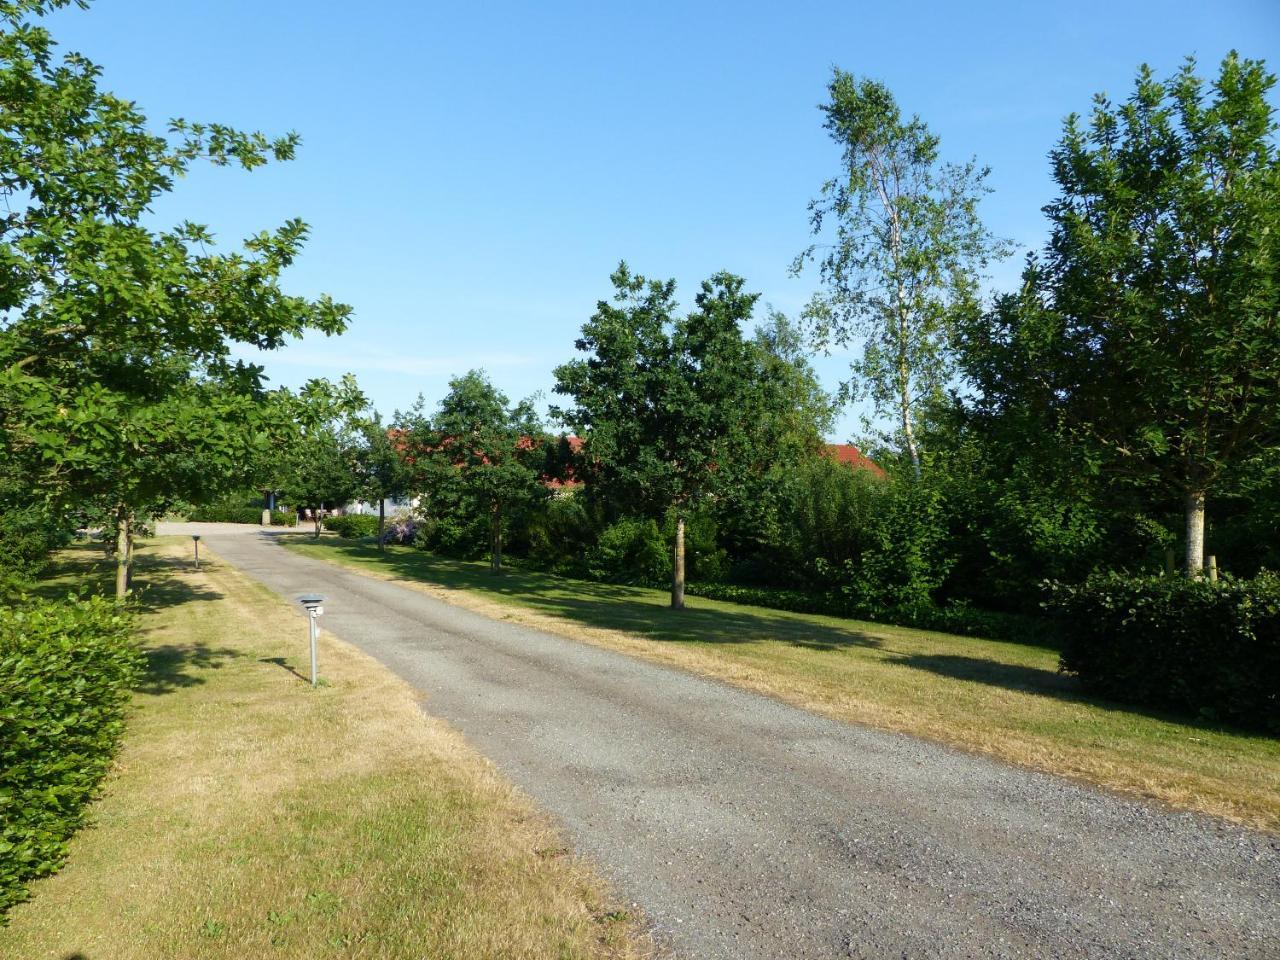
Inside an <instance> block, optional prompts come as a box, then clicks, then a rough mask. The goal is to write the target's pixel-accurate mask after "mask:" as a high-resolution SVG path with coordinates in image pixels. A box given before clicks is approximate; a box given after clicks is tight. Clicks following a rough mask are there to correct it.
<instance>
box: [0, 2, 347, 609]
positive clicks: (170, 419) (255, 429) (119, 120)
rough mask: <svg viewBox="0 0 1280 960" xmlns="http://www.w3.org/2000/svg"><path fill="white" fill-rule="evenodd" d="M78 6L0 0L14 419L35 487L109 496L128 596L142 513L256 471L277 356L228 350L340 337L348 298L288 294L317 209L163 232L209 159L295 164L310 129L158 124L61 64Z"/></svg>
mask: <svg viewBox="0 0 1280 960" xmlns="http://www.w3.org/2000/svg"><path fill="white" fill-rule="evenodd" d="M66 5H67V2H66V0H47V2H45V0H5V2H0V103H3V107H4V118H5V121H4V125H3V131H2V132H0V194H3V195H4V198H5V202H6V213H5V214H4V216H3V217H0V311H2V313H0V423H2V424H3V444H4V449H3V453H4V454H5V455H6V456H7V457H9V458H11V459H13V460H15V461H17V462H20V463H22V464H23V466H24V469H25V471H26V472H27V474H28V476H29V477H30V483H31V487H32V489H34V490H38V491H40V492H41V493H42V494H43V495H44V497H46V498H47V499H48V500H49V501H51V502H57V503H61V504H74V503H80V502H83V501H86V500H99V501H100V500H104V499H105V500H108V501H110V504H111V508H112V511H113V513H114V516H115V522H116V526H117V533H118V538H119V541H120V544H121V546H122V549H121V550H120V551H119V562H120V570H119V572H118V576H117V590H118V591H119V592H124V591H125V590H126V589H127V585H128V572H129V570H128V564H129V560H130V557H131V551H130V550H129V548H128V547H129V544H130V543H131V540H132V528H133V524H134V522H135V520H136V518H137V517H138V515H139V513H140V512H145V511H147V510H148V509H150V506H151V505H153V504H155V503H156V502H157V497H162V496H181V497H182V498H183V499H187V500H195V499H197V498H198V497H200V496H205V495H208V494H209V493H210V492H211V488H212V487H213V486H214V484H215V481H218V480H226V481H227V482H228V483H241V482H243V480H244V477H243V475H242V474H243V466H244V463H245V459H246V457H248V456H249V455H250V452H249V451H250V448H252V447H254V446H255V445H256V444H259V443H261V442H262V435H263V430H264V428H265V426H267V424H266V423H265V422H264V416H263V415H261V414H260V413H259V412H258V411H257V410H256V405H257V404H258V403H260V402H261V401H263V400H264V397H265V395H264V392H263V388H262V382H261V368H258V367H254V366H251V365H246V364H244V363H242V362H239V361H233V360H232V357H231V352H230V344H231V343H233V342H235V343H245V344H251V345H254V346H257V347H262V348H272V347H277V346H280V345H281V344H283V343H284V341H285V339H286V338H287V337H289V336H291V335H298V334H301V333H302V332H303V331H305V330H307V329H312V328H314V329H319V330H322V331H324V332H326V333H334V332H338V331H340V330H341V329H343V327H344V324H345V319H346V317H347V314H348V310H347V308H346V307H344V306H341V305H339V304H336V303H333V302H332V301H330V300H329V299H328V298H324V297H322V298H320V299H318V300H314V301H312V300H306V299H303V298H301V297H296V296H290V295H287V294H285V293H284V292H283V291H282V290H281V289H280V286H279V277H280V273H281V272H282V271H283V270H284V269H285V268H286V267H288V266H289V264H290V263H292V262H293V259H294V257H295V256H296V255H297V253H298V251H299V248H300V247H301V244H302V242H303V240H304V238H305V236H306V232H307V228H306V226H305V224H303V223H302V221H300V220H290V221H288V222H287V223H285V224H284V225H283V226H281V227H280V228H278V229H277V230H275V231H274V232H270V233H259V234H257V235H255V236H252V237H250V238H249V239H248V240H247V241H245V243H244V248H243V250H242V251H240V252H232V253H219V252H216V251H215V250H214V249H213V247H214V239H213V237H212V236H211V234H210V233H209V231H208V230H207V229H206V228H204V227H202V226H200V225H197V224H193V223H181V224H179V225H178V226H176V227H175V228H173V229H171V230H157V229H154V228H153V227H152V226H150V225H149V221H150V217H149V211H150V210H151V209H153V207H154V205H155V203H156V201H157V199H158V198H159V197H161V196H162V195H163V194H165V193H167V192H169V191H170V190H171V189H172V187H173V183H174V180H175V179H176V178H177V177H179V176H181V175H183V174H184V173H185V172H186V171H187V170H188V169H189V168H190V167H191V165H192V164H193V163H195V162H196V161H198V160H201V159H205V160H208V161H210V162H212V163H213V164H215V165H218V166H226V165H232V164H235V165H238V166H241V167H243V168H244V169H252V168H254V167H257V166H260V165H261V164H263V163H266V162H267V161H268V160H270V159H275V160H287V159H289V158H290V157H292V156H293V153H294V151H295V149H296V147H297V145H298V142H299V141H298V137H297V135H296V134H289V135H287V136H284V137H280V138H277V139H274V140H272V139H268V138H266V137H264V136H262V135H261V134H256V133H252V134H251V133H242V132H240V131H237V130H234V129H232V128H230V127H226V126H223V125H220V124H213V125H206V124H199V123H188V122H186V121H184V120H174V121H172V122H171V123H170V125H169V132H168V134H167V135H157V134H154V133H151V132H150V131H149V130H148V128H147V124H146V118H145V117H144V116H143V115H142V113H141V112H140V111H139V110H138V109H137V107H136V106H134V104H132V103H131V102H129V101H127V100H124V99H121V98H119V97H116V96H114V95H112V94H110V93H107V92H105V91H102V90H100V89H99V87H98V80H99V76H100V71H99V68H98V67H97V66H95V65H94V64H92V63H91V62H90V61H88V60H87V59H85V58H84V57H82V56H80V55H79V54H75V53H72V54H67V55H65V56H63V57H60V58H59V57H56V56H55V44H54V42H53V40H52V38H51V36H50V34H49V32H48V30H47V29H45V28H44V27H43V26H41V25H39V23H38V22H37V20H36V18H38V17H39V16H41V15H43V14H45V13H47V12H48V11H49V10H51V9H54V8H57V7H62V6H66Z"/></svg>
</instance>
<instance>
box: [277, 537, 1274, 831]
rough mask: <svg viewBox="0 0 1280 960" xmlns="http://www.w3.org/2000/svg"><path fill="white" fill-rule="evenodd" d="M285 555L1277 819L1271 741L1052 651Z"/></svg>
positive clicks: (965, 741)
mask: <svg viewBox="0 0 1280 960" xmlns="http://www.w3.org/2000/svg"><path fill="white" fill-rule="evenodd" d="M284 539H285V542H286V545H287V546H288V548H289V549H293V550H296V551H298V552H300V553H302V554H304V555H308V556H314V557H319V558H322V559H325V560H329V561H332V562H337V563H342V564H346V565H348V566H352V567H356V568H359V569H362V570H364V571H366V572H368V573H370V574H373V575H376V576H381V577H386V578H392V579H402V580H406V581H410V582H417V583H421V584H429V585H433V586H435V587H437V588H443V590H444V591H445V592H446V595H448V594H449V593H452V595H453V598H454V599H455V600H457V601H458V602H461V603H468V602H469V601H468V599H467V598H468V597H479V598H483V599H484V600H486V601H491V602H496V603H499V604H502V605H504V606H505V607H506V608H508V609H510V610H511V611H512V612H513V613H515V612H521V613H522V614H525V615H528V616H529V617H532V618H534V619H535V620H536V621H537V622H536V623H535V625H538V626H543V627H544V628H548V629H554V630H557V632H561V633H564V634H566V635H568V636H572V637H576V638H578V639H582V640H586V641H588V642H592V643H597V644H600V645H604V646H610V647H613V648H615V649H621V650H624V651H625V652H628V653H631V654H633V655H638V656H642V657H646V658H648V659H652V660H655V661H658V662H663V663H669V664H674V665H677V666H681V667H684V668H686V669H690V670H694V671H696V672H699V673H703V674H705V675H709V676H714V677H718V678H720V679H724V680H728V681H729V682H732V683H737V684H739V685H742V686H745V687H748V688H750V689H754V690H759V691H761V692H764V693H768V694H771V695H774V696H777V697H779V698H781V699H784V700H787V701H789V702H792V703H796V704H798V705H800V706H803V707H806V708H808V709H812V710H815V711H817V712H820V713H823V714H826V715H828V716H831V717H834V718H837V719H841V720H846V721H851V722H858V723H865V724H870V725H874V726H878V727H882V728H885V729H891V730H899V731H903V732H907V733H912V734H916V735H919V736H924V737H927V738H930V739H934V740H938V741H941V742H944V743H948V744H952V745H955V746H959V747H962V748H964V749H968V750H974V751H978V752H982V753H986V754H990V755H992V756H996V757H999V758H1001V759H1003V760H1007V761H1010V762H1013V763H1018V764H1022V765H1026V766H1029V767H1033V768H1036V769H1041V770H1046V771H1050V772H1054V773H1059V774H1063V775H1067V776H1071V777H1076V778H1080V779H1084V780H1087V781H1090V782H1093V783H1096V784H1099V785H1103V786H1106V787H1109V788H1112V789H1117V790H1122V791H1126V792H1130V793H1136V794H1139V795H1142V796H1146V797H1151V798H1155V799H1159V800H1161V801H1164V802H1167V803H1169V804H1172V805H1174V806H1178V807H1183V808H1187V809H1194V810H1201V811H1204V812H1208V813H1212V814H1216V815H1220V816H1225V817H1228V818H1230V819H1234V820H1237V821H1239V822H1243V823H1248V824H1251V825H1254V826H1258V827H1263V828H1266V829H1271V830H1276V829H1278V828H1280V740H1276V739H1275V738H1270V737H1266V736H1262V735H1254V734H1250V733H1245V732H1240V731H1237V730H1233V729H1228V728H1223V727H1220V726H1214V725H1212V724H1207V723H1204V724H1202V723H1197V722H1194V721H1188V720H1187V719H1185V718H1179V717H1172V716H1167V715H1160V714H1156V713H1148V712H1142V711H1138V710H1134V709H1132V708H1127V707H1122V706H1119V705H1116V704H1113V703H1108V702H1105V701H1100V700H1097V699H1094V698H1090V697H1088V696H1086V695H1084V694H1082V693H1081V692H1080V691H1079V689H1078V688H1077V686H1076V684H1075V682H1074V681H1073V680H1072V679H1071V678H1069V677H1066V676H1063V675H1062V674H1060V673H1059V672H1058V670H1057V665H1058V658H1057V654H1056V653H1055V652H1054V651H1052V650H1049V649H1045V648H1043V647H1036V646H1027V645H1022V644H1015V643H1006V642H999V641H991V640H984V639H981V638H975V637H965V636H956V635H951V634H945V633H938V632H933V631H924V630H916V629H909V628H903V627H892V626H885V625H882V624H875V623H867V622H862V621H855V620H844V619H840V618H836V617H828V616H818V615H812V614H797V613H788V612H784V611H777V610H767V609H763V608H759V607H748V606H743V605H739V604H732V603H724V602H719V601H712V600H705V599H701V598H691V599H690V600H689V601H688V608H687V609H686V610H684V611H681V612H674V611H672V610H670V609H669V608H668V607H667V600H668V597H667V594H666V593H665V591H662V590H654V589H648V588H644V587H631V586H620V585H614V584H601V583H594V582H589V581H580V580H570V579H566V578H561V577H556V576H552V575H550V574H545V573H540V572H536V571H530V570H522V569H515V570H509V571H507V572H506V573H504V574H502V575H499V576H494V575H493V574H491V573H489V571H488V569H487V565H486V564H484V563H479V562H476V563H471V562H466V561H459V560H452V559H447V558H442V557H438V556H434V555H431V554H428V553H424V552H422V551H419V550H415V549H412V548H409V547H395V546H392V547H389V548H388V549H387V551H386V552H385V553H383V552H379V551H378V550H377V549H376V547H374V546H372V545H369V544H367V543H360V542H357V541H349V540H342V539H340V538H337V537H332V536H324V537H322V538H320V539H319V540H313V539H311V538H310V537H307V536H305V535H302V534H298V535H290V536H288V537H285V538H284Z"/></svg>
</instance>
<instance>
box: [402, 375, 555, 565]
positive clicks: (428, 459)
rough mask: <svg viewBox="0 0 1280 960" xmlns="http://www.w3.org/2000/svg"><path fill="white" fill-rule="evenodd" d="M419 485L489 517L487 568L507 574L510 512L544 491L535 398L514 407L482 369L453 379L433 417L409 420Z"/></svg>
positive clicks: (417, 417) (542, 438)
mask: <svg viewBox="0 0 1280 960" xmlns="http://www.w3.org/2000/svg"><path fill="white" fill-rule="evenodd" d="M406 430H407V441H408V448H409V450H410V451H411V454H410V455H411V456H412V458H413V461H414V470H415V473H416V474H417V476H418V478H419V479H418V482H419V483H422V482H424V481H425V482H426V483H427V485H429V486H431V487H435V488H437V489H436V492H437V493H438V492H439V488H441V487H446V488H450V489H449V492H450V493H452V494H454V495H455V497H456V498H457V499H459V500H461V501H462V502H464V503H466V504H468V505H469V507H470V509H472V510H473V511H474V512H475V514H478V515H480V516H485V517H487V518H488V526H489V569H490V570H491V571H492V572H494V573H498V572H500V571H501V569H502V547H503V531H504V527H505V524H506V521H507V519H508V516H509V514H510V513H511V511H512V510H513V509H515V508H517V507H519V506H521V505H523V504H524V503H526V502H527V501H528V500H529V499H530V498H531V497H533V496H535V495H536V494H537V493H538V492H539V490H541V489H542V487H541V484H540V483H539V472H540V468H541V466H542V464H543V463H544V462H545V458H546V453H545V451H544V450H543V445H544V436H543V429H542V425H541V424H540V423H539V422H538V417H537V415H536V413H535V412H534V409H533V403H532V401H530V400H524V401H521V402H520V403H518V404H515V405H514V406H513V405H512V404H511V403H510V401H508V400H507V397H506V395H505V394H504V393H503V392H502V391H501V390H499V389H497V388H496V387H495V386H494V385H493V384H492V383H491V382H490V381H489V378H488V377H487V376H486V375H485V373H484V371H482V370H472V371H471V372H469V373H467V374H466V375H464V376H461V377H456V378H454V379H453V380H450V381H449V392H448V394H446V395H445V397H444V399H443V400H441V401H440V406H439V409H438V410H437V411H436V413H435V415H434V416H433V417H431V418H427V417H425V416H423V415H422V414H421V413H419V414H418V415H417V416H415V417H410V418H408V419H407V420H406Z"/></svg>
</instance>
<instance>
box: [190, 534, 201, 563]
mask: <svg viewBox="0 0 1280 960" xmlns="http://www.w3.org/2000/svg"><path fill="white" fill-rule="evenodd" d="M191 543H192V545H193V546H194V547H195V548H196V569H197V570H199V569H200V534H198V533H193V534H192V535H191Z"/></svg>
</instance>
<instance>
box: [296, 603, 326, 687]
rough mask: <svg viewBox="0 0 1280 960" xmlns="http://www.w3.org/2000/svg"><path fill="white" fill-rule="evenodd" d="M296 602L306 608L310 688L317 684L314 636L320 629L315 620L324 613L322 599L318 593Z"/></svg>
mask: <svg viewBox="0 0 1280 960" xmlns="http://www.w3.org/2000/svg"><path fill="white" fill-rule="evenodd" d="M298 602H299V603H300V604H302V605H303V606H304V607H306V608H307V624H308V626H309V627H310V633H311V686H313V687H314V686H316V685H317V684H318V683H319V676H318V674H317V672H316V634H317V633H318V632H319V630H320V628H319V626H318V625H317V624H316V618H317V617H319V616H320V615H321V614H323V613H324V607H323V606H321V604H323V603H324V597H322V596H321V595H320V594H318V593H304V594H303V595H302V596H300V597H299V598H298Z"/></svg>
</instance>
